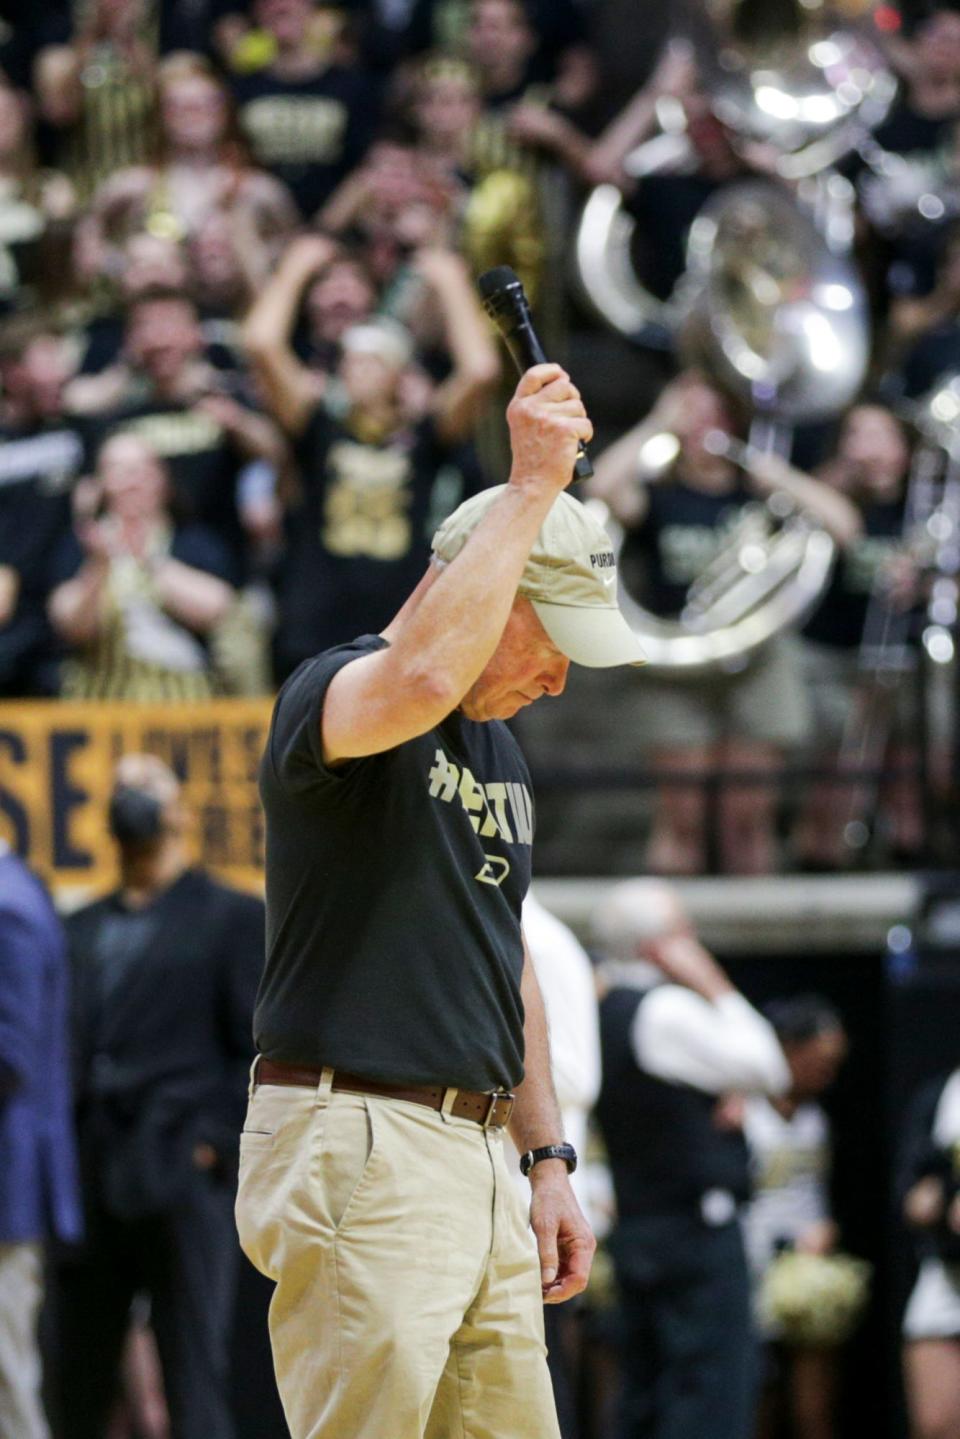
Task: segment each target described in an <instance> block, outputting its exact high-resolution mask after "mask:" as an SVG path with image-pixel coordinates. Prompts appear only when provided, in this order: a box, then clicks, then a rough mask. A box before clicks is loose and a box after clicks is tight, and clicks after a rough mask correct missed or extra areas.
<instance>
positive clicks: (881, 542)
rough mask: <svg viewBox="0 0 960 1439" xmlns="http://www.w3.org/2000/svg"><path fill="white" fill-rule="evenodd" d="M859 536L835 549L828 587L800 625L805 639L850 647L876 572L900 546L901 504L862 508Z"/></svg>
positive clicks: (859, 632)
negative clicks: (835, 556)
mask: <svg viewBox="0 0 960 1439" xmlns="http://www.w3.org/2000/svg"><path fill="white" fill-rule="evenodd" d="M862 515H863V532H862V534H860V535H858V536H857V538H856V539H855V540H854V541H853V542H852V544H850V545H849V546H847V547H846V548H845V549H843V550H841V551H840V554H839V556H838V558H837V561H836V564H835V565H834V569H833V573H832V575H831V578H830V583H829V585H828V586H827V590H826V593H825V594H824V596H823V598H822V599H821V601H820V603H819V604H818V605H817V608H816V609H815V610H814V612H813V614H812V615H811V616H810V618H809V619H808V620H807V623H806V624H805V625H804V627H803V633H804V634H805V635H806V636H807V638H808V639H811V640H816V641H817V642H818V643H819V644H823V645H830V646H831V647H832V648H834V649H855V648H856V647H857V645H859V643H860V641H861V639H862V638H863V626H864V621H865V620H866V617H867V608H868V606H869V604H870V595H871V593H872V591H873V588H874V585H875V584H876V579H877V572H878V570H879V569H880V567H881V565H883V564H885V563H886V562H887V560H889V559H890V557H891V555H893V554H894V553H895V552H896V551H897V550H899V549H900V547H901V545H902V535H903V500H893V501H888V502H886V503H884V504H876V503H874V504H869V505H865V506H864V507H863V510H862Z"/></svg>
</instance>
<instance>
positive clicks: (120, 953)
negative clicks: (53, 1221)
mask: <svg viewBox="0 0 960 1439" xmlns="http://www.w3.org/2000/svg"><path fill="white" fill-rule="evenodd" d="M110 826H111V831H112V833H113V836H114V838H115V839H116V841H117V846H118V854H119V861H120V883H119V886H118V888H117V889H116V891H114V893H112V894H110V895H108V896H107V897H106V898H105V899H100V900H98V901H96V902H95V903H94V904H91V905H88V906H86V907H85V908H83V909H80V910H78V911H77V912H76V913H75V914H74V915H72V916H71V918H70V920H69V922H68V938H69V944H70V952H71V957H72V961H73V971H74V993H75V1006H74V1009H75V1023H76V1031H75V1043H76V1055H77V1128H78V1134H79V1142H80V1155H81V1171H82V1181H83V1193H84V1202H85V1208H86V1241H85V1243H84V1245H83V1247H82V1248H81V1249H80V1250H79V1251H78V1252H77V1253H76V1254H75V1255H73V1256H71V1257H70V1258H69V1260H67V1261H66V1262H65V1263H64V1265H63V1269H62V1274H61V1324H62V1330H61V1340H62V1363H61V1376H60V1377H61V1383H62V1392H63V1404H62V1416H63V1433H64V1435H65V1436H66V1439H100V1436H101V1435H102V1434H103V1432H104V1426H105V1424H106V1421H107V1417H108V1413H109V1410H110V1407H111V1403H112V1400H113V1398H114V1395H115V1391H116V1386H117V1380H118V1366H119V1362H120V1352H121V1347H122V1344H123V1339H124V1336H125V1334H126V1331H127V1325H128V1321H129V1313H130V1304H131V1300H132V1299H133V1297H134V1296H135V1295H136V1294H138V1293H141V1292H146V1293H147V1294H149V1296H150V1299H151V1306H152V1309H151V1313H152V1324H153V1328H154V1331H155V1333H156V1337H157V1344H158V1348H159V1352H160V1359H161V1363H162V1367H163V1377H164V1388H165V1391H166V1399H167V1405H168V1408H169V1411H170V1420H171V1432H172V1433H173V1434H176V1435H177V1436H178V1439H232V1436H233V1433H234V1428H233V1422H232V1419H231V1416H230V1412H229V1405H228V1387H227V1386H228V1341H229V1318H230V1315H231V1311H232V1302H233V1293H234V1287H235V1283H236V1274H237V1260H238V1255H237V1252H236V1240H235V1236H234V1234H233V1227H232V1223H231V1206H232V1202H233V1192H234V1185H233V1177H234V1174H235V1166H236V1137H235V1136H236V1127H237V1124H238V1122H239V1116H240V1113H242V1109H243V1094H244V1086H245V1077H246V1071H247V1069H248V1067H249V1063H250V1038H249V1032H250V1016H251V1013H252V1009H253V1000H254V991H255V988H256V981H257V974H258V971H259V968H260V965H261V963H262V958H263V905H262V903H261V901H259V900H257V899H254V898H253V897H251V896H248V895H244V894H241V893H239V892H238V891H236V890H232V889H229V888H227V887H226V886H224V885H221V884H218V883H217V882H215V881H214V880H213V879H212V878H211V877H210V876H209V875H207V874H206V873H204V872H203V871H202V870H200V869H194V868H191V867H190V865H189V862H188V843H187V841H188V833H189V816H188V814H187V811H186V809H185V807H184V804H183V801H182V799H181V796H180V789H179V785H178V783H177V781H176V779H175V777H174V775H173V773H172V772H171V771H170V770H169V769H168V768H167V766H166V765H165V764H163V763H162V761H161V760H159V759H157V758H156V757H155V756H153V755H127V756H125V757H124V758H123V759H122V760H121V761H120V762H119V764H118V766H117V770H116V778H115V788H114V791H113V796H112V799H111V804H110Z"/></svg>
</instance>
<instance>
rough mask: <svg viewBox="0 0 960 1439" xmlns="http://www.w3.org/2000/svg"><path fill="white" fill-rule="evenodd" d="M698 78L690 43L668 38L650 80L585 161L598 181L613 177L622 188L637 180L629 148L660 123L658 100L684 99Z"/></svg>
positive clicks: (590, 174)
mask: <svg viewBox="0 0 960 1439" xmlns="http://www.w3.org/2000/svg"><path fill="white" fill-rule="evenodd" d="M696 78H697V72H696V65H695V62H694V59H693V55H692V52H691V49H690V46H689V44H688V43H687V42H686V41H683V40H671V41H669V42H668V43H667V45H666V46H665V48H664V51H663V55H662V56H661V59H660V61H659V63H658V65H657V68H656V69H655V70H654V72H653V74H652V75H651V76H650V78H649V80H648V81H647V83H646V84H645V85H644V86H643V88H642V89H641V90H638V91H637V93H636V95H634V97H633V99H632V100H630V101H629V102H628V103H627V105H626V106H625V107H624V109H623V110H621V111H620V114H619V115H617V116H615V117H614V119H613V120H611V122H610V124H609V125H608V126H607V128H606V129H605V130H604V131H603V133H602V134H601V135H600V136H599V138H598V139H597V140H596V141H595V142H594V143H593V145H592V146H591V147H590V149H589V151H588V153H587V155H586V157H585V159H584V161H583V162H582V163H583V167H584V170H585V172H586V173H587V174H588V175H589V177H590V178H591V179H592V180H593V182H594V183H595V184H601V183H603V182H604V181H610V182H611V183H613V184H615V185H618V186H619V187H620V188H621V189H624V188H628V187H632V185H633V183H634V182H633V181H632V180H630V179H629V178H628V177H627V175H626V174H625V172H624V169H623V163H624V161H625V160H626V158H627V156H628V155H629V154H630V151H631V150H633V149H635V148H636V146H637V145H639V144H640V143H641V141H643V140H646V139H647V137H648V136H649V135H650V134H652V132H653V130H654V128H655V126H656V123H657V104H658V102H659V101H660V100H661V99H663V97H664V96H667V95H669V96H673V97H674V98H675V99H678V100H679V99H682V98H683V96H685V95H688V94H689V93H690V92H691V91H692V90H693V88H694V85H695V84H696Z"/></svg>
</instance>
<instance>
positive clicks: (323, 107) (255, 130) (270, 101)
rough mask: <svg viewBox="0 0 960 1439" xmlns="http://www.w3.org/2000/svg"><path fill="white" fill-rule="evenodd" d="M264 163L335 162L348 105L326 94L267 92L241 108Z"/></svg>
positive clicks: (244, 121)
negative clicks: (271, 93) (277, 93)
mask: <svg viewBox="0 0 960 1439" xmlns="http://www.w3.org/2000/svg"><path fill="white" fill-rule="evenodd" d="M240 123H241V125H242V126H243V129H244V131H245V132H246V135H247V139H248V140H249V141H250V145H251V148H252V149H253V153H254V154H255V156H256V158H257V160H258V161H259V162H260V164H261V165H268V166H269V165H284V164H286V165H303V164H307V165H311V164H312V165H332V164H335V163H336V162H337V161H338V160H339V159H340V156H341V154H342V152H343V137H344V134H345V132H346V128H347V107H346V106H345V105H344V104H343V102H342V101H341V100H334V99H332V98H331V97H330V96H326V95H264V96H262V97H261V98H260V99H258V100H251V101H250V103H249V104H247V105H244V106H243V108H242V109H241V111H240Z"/></svg>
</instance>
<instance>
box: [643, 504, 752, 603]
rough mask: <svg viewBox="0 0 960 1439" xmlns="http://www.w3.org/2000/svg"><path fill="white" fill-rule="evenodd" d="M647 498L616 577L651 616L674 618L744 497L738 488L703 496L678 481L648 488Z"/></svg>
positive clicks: (732, 522) (726, 533)
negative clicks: (724, 492)
mask: <svg viewBox="0 0 960 1439" xmlns="http://www.w3.org/2000/svg"><path fill="white" fill-rule="evenodd" d="M648 494H649V507H648V509H647V513H646V515H645V516H644V518H643V521H642V522H641V523H640V524H639V525H638V526H637V527H636V529H633V530H629V531H628V532H627V535H626V537H625V539H624V543H623V552H622V554H621V557H620V573H621V575H622V577H623V581H624V584H625V585H626V586H627V589H628V590H629V591H630V593H631V594H632V595H633V596H634V598H635V599H637V600H638V601H639V603H640V604H642V605H643V606H644V607H645V608H646V609H648V610H649V611H650V613H651V614H654V615H659V616H660V617H661V618H662V619H676V617H677V616H678V615H679V614H680V612H681V610H682V609H683V607H684V605H685V604H686V600H687V591H688V590H689V588H690V585H691V583H692V582H693V581H694V580H695V579H696V578H697V577H698V576H699V575H701V574H702V573H703V571H704V570H705V569H706V567H707V565H708V564H709V563H710V562H711V560H713V559H714V558H715V557H716V555H717V552H718V550H720V548H721V547H722V546H723V545H724V543H725V542H726V541H727V539H728V538H729V535H730V529H731V526H733V525H735V524H736V522H737V521H738V520H739V518H740V513H741V510H742V508H743V506H744V504H745V503H746V502H747V500H748V499H749V495H748V494H747V491H746V490H745V489H742V488H740V487H739V486H738V487H737V488H735V489H733V490H731V491H730V492H729V493H727V494H724V495H715V494H707V493H705V492H704V491H703V490H696V489H693V488H692V487H691V486H690V485H686V484H684V482H683V481H682V480H681V479H670V480H662V481H659V482H658V483H656V484H652V485H650V487H649V490H648Z"/></svg>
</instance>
